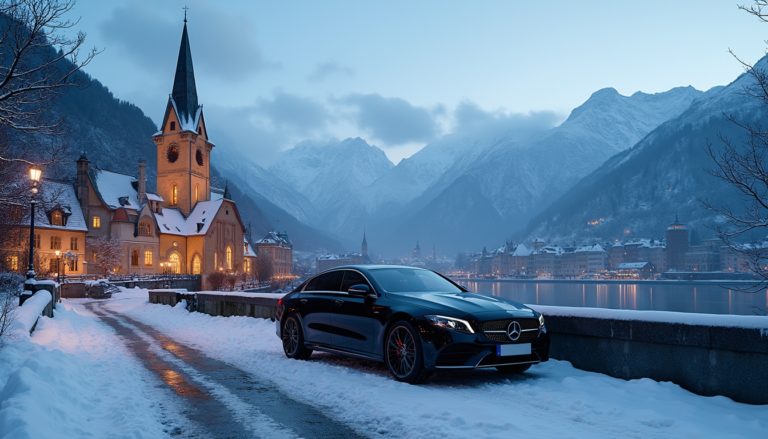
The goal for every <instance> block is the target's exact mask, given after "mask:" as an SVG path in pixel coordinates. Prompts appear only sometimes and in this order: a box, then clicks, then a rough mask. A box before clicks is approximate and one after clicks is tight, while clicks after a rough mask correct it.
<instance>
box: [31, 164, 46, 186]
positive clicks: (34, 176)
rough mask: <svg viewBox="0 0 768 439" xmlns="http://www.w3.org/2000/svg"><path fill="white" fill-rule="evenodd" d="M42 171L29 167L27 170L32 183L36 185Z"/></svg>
mask: <svg viewBox="0 0 768 439" xmlns="http://www.w3.org/2000/svg"><path fill="white" fill-rule="evenodd" d="M42 175H43V171H42V170H41V169H40V168H38V167H35V166H33V167H31V168H29V179H30V180H32V181H33V182H35V183H37V182H39V181H40V177H42Z"/></svg>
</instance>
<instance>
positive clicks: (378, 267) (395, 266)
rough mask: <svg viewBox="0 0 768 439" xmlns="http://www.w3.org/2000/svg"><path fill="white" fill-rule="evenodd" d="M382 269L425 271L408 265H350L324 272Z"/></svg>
mask: <svg viewBox="0 0 768 439" xmlns="http://www.w3.org/2000/svg"><path fill="white" fill-rule="evenodd" d="M382 268H408V269H412V270H426V269H425V268H422V267H411V266H408V265H387V264H352V265H340V266H338V267H333V268H330V269H328V270H325V272H329V271H333V270H349V269H355V270H379V269H382Z"/></svg>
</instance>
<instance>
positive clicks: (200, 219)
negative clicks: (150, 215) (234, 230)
mask: <svg viewBox="0 0 768 439" xmlns="http://www.w3.org/2000/svg"><path fill="white" fill-rule="evenodd" d="M222 202H223V200H209V201H199V202H198V203H197V204H196V205H195V208H194V209H192V212H190V214H189V216H188V217H187V218H184V215H182V214H181V211H180V210H179V209H169V208H163V209H161V211H160V213H155V220H156V221H157V226H158V227H159V229H160V233H166V234H170V235H182V236H193V235H205V234H206V233H208V228H209V227H210V225H211V222H212V221H213V217H214V216H216V214H217V213H218V212H219V209H220V208H221V204H222Z"/></svg>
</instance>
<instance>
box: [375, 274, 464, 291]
mask: <svg viewBox="0 0 768 439" xmlns="http://www.w3.org/2000/svg"><path fill="white" fill-rule="evenodd" d="M371 273H372V274H373V277H374V278H375V279H376V281H377V282H378V283H379V285H381V287H382V288H383V289H384V290H385V291H388V292H390V293H403V292H413V293H419V292H425V291H440V292H446V293H460V292H462V290H461V288H459V287H457V286H456V285H454V284H453V283H451V282H450V281H448V280H447V279H445V278H443V277H442V276H440V275H438V274H436V273H433V272H431V271H429V270H420V269H417V268H378V269H373V270H371Z"/></svg>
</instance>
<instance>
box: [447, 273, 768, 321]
mask: <svg viewBox="0 0 768 439" xmlns="http://www.w3.org/2000/svg"><path fill="white" fill-rule="evenodd" d="M459 283H461V284H462V285H464V286H466V287H467V288H469V290H470V291H476V292H478V293H483V294H488V295H492V296H497V297H504V298H507V299H512V300H516V301H518V302H523V303H530V304H538V305H556V306H585V307H592V308H613V309H634V310H656V311H679V312H696V313H707V314H741V315H754V314H759V315H765V314H767V313H768V290H760V291H759V292H746V291H743V290H744V289H746V288H748V287H749V285H748V284H744V283H740V284H727V283H722V284H719V283H709V282H679V281H672V282H658V281H656V282H637V283H618V282H594V281H588V282H578V281H573V282H570V281H568V282H562V281H530V280H504V281H492V280H472V281H466V280H459Z"/></svg>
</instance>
